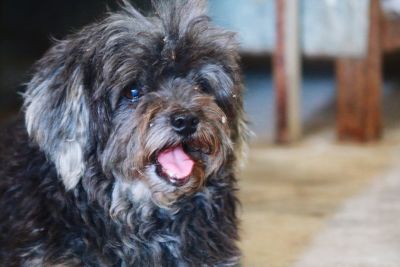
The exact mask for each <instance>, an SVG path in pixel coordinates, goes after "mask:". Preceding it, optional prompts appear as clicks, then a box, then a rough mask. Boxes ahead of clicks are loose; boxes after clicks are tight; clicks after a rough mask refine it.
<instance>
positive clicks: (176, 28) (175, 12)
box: [152, 0, 207, 37]
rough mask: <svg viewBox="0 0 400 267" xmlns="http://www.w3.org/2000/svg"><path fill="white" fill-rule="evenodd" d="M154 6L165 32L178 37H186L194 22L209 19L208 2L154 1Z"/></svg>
mask: <svg viewBox="0 0 400 267" xmlns="http://www.w3.org/2000/svg"><path fill="white" fill-rule="evenodd" d="M152 5H153V7H154V9H155V13H156V15H157V16H158V17H159V18H160V19H161V21H162V22H163V27H164V29H165V31H166V32H167V33H168V34H169V35H172V36H176V37H181V36H182V35H184V33H185V32H186V29H187V28H188V27H189V26H190V24H191V23H192V21H193V20H195V19H197V18H199V17H207V1H206V0H174V1H163V0H152Z"/></svg>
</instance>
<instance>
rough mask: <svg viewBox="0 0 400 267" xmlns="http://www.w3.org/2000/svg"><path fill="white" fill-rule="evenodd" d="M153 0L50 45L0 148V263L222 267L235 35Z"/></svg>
mask: <svg viewBox="0 0 400 267" xmlns="http://www.w3.org/2000/svg"><path fill="white" fill-rule="evenodd" d="M205 6H206V3H205V1H201V0H175V1H154V3H153V7H154V13H153V15H150V16H148V17H145V16H143V15H142V14H140V13H139V12H138V11H136V10H135V9H134V8H133V7H132V6H131V5H130V4H128V3H124V4H123V5H122V8H121V11H119V12H117V13H111V14H109V16H108V17H106V18H105V19H104V20H102V21H101V22H98V23H95V24H93V25H90V26H88V27H85V28H84V29H83V30H82V31H80V32H78V33H76V34H73V35H71V36H69V37H68V38H67V39H66V40H64V41H59V42H57V43H56V44H55V45H54V46H53V47H52V48H51V49H50V50H49V51H48V52H47V53H46V54H45V55H44V57H43V58H42V59H41V60H39V61H38V62H37V64H36V66H35V69H34V75H33V77H32V79H31V81H30V82H29V83H28V84H27V89H26V92H25V93H24V112H25V122H24V123H23V122H22V120H21V121H17V122H15V123H14V124H13V125H12V126H11V127H10V128H8V129H7V130H6V131H4V132H3V134H2V137H1V139H2V145H0V149H1V150H0V151H1V153H0V154H1V155H0V266H6V267H13V266H26V267H39V266H63V267H76V266H93V267H94V266H96V267H102V266H104V267H113V266H115V267H128V266H143V267H145V266H146V267H149V266H163V267H164V266H182V267H184V266H235V265H237V264H238V263H239V259H240V252H239V250H238V248H237V244H236V241H237V239H238V218H237V214H236V212H237V203H238V200H237V197H236V178H235V172H236V163H237V161H239V159H238V156H239V155H238V154H239V153H240V151H241V147H242V145H243V143H244V142H243V141H244V139H245V136H246V126H245V123H244V120H243V114H242V113H243V108H242V90H243V87H242V82H241V74H240V70H239V66H238V53H237V44H236V42H235V38H234V34H232V33H230V32H227V31H225V30H222V29H220V28H218V27H216V26H213V25H212V24H211V23H210V19H209V18H208V17H207V16H206V15H205V13H206V10H205V9H206V8H205Z"/></svg>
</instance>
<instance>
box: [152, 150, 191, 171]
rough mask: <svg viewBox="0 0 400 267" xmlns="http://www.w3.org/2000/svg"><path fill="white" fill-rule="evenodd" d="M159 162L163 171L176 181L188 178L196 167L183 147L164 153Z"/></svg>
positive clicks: (159, 157) (160, 155) (159, 156)
mask: <svg viewBox="0 0 400 267" xmlns="http://www.w3.org/2000/svg"><path fill="white" fill-rule="evenodd" d="M157 160H158V162H159V163H160V164H161V166H162V168H163V171H164V172H165V173H166V174H168V176H170V177H172V178H176V179H183V178H186V177H188V176H189V175H190V174H191V173H192V170H193V166H194V162H193V160H192V159H190V157H189V156H188V155H187V154H186V153H185V152H184V151H183V149H182V146H181V145H179V146H176V147H173V148H169V149H167V150H165V151H162V152H161V153H160V154H159V155H158V158H157Z"/></svg>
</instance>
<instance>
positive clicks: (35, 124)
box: [24, 41, 89, 190]
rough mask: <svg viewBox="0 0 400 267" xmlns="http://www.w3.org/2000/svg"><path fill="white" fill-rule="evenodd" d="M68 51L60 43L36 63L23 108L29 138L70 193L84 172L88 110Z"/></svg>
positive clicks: (79, 75) (79, 73) (78, 71)
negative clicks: (48, 161)
mask: <svg viewBox="0 0 400 267" xmlns="http://www.w3.org/2000/svg"><path fill="white" fill-rule="evenodd" d="M67 50H68V42H67V41H65V42H60V43H58V44H56V45H55V46H54V47H53V48H52V49H51V50H50V51H49V52H48V53H47V54H46V55H45V56H44V57H43V58H42V59H41V60H40V61H39V62H38V63H37V65H36V68H35V71H36V73H35V75H34V76H33V78H32V80H31V81H30V82H29V83H28V85H27V90H26V92H25V94H24V107H25V123H26V128H27V130H28V133H29V135H30V137H31V138H32V139H33V140H34V141H35V142H36V143H37V144H38V145H39V147H40V149H41V150H43V151H44V152H45V153H46V155H47V157H48V158H49V159H50V160H51V161H52V162H53V163H54V164H55V167H56V168H57V172H58V174H59V176H60V177H61V179H62V181H63V183H64V185H65V187H66V189H67V190H70V189H73V188H74V187H75V186H76V185H77V184H78V182H79V180H80V178H81V177H82V175H83V173H84V171H85V159H84V157H85V148H86V146H87V142H88V135H89V108H88V103H87V96H86V95H85V90H84V86H83V71H82V67H81V66H80V65H79V63H77V62H79V61H78V60H74V58H73V55H71V54H69V52H68V51H67Z"/></svg>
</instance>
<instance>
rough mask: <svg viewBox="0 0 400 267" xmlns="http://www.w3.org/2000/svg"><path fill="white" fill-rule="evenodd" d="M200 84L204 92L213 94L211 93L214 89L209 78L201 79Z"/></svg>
mask: <svg viewBox="0 0 400 267" xmlns="http://www.w3.org/2000/svg"><path fill="white" fill-rule="evenodd" d="M198 84H199V86H200V88H201V90H202V91H203V92H204V93H206V94H211V93H212V91H213V90H212V88H211V85H210V83H209V82H208V81H207V80H205V79H203V80H200V81H199V82H198Z"/></svg>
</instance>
